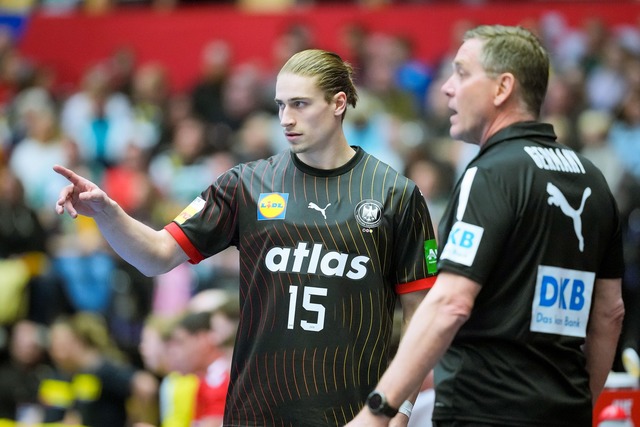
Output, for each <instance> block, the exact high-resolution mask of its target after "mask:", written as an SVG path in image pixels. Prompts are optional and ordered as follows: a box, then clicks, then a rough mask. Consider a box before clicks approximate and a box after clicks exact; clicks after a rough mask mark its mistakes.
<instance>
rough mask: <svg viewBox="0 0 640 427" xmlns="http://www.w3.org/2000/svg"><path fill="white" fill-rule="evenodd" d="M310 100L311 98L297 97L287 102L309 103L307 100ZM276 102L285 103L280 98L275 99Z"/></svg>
mask: <svg viewBox="0 0 640 427" xmlns="http://www.w3.org/2000/svg"><path fill="white" fill-rule="evenodd" d="M309 99H310V98H309V97H306V96H296V97H293V98H289V99H288V100H287V102H296V101H307V100H309ZM274 101H275V102H284V101H282V100H281V99H278V98H275V99H274Z"/></svg>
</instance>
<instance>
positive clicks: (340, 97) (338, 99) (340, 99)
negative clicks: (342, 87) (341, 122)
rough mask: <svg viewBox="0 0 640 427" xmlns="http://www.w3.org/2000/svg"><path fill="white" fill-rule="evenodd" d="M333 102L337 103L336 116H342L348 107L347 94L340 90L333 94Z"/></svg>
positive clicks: (334, 113)
mask: <svg viewBox="0 0 640 427" xmlns="http://www.w3.org/2000/svg"><path fill="white" fill-rule="evenodd" d="M333 102H334V104H335V110H334V112H333V115H334V116H342V115H343V114H344V112H345V110H346V109H347V94H346V93H344V92H338V93H336V94H335V95H333Z"/></svg>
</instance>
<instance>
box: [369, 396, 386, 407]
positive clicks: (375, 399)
mask: <svg viewBox="0 0 640 427" xmlns="http://www.w3.org/2000/svg"><path fill="white" fill-rule="evenodd" d="M382 404H383V402H382V396H381V395H380V394H379V393H371V394H370V395H369V407H370V408H371V409H373V410H380V408H382Z"/></svg>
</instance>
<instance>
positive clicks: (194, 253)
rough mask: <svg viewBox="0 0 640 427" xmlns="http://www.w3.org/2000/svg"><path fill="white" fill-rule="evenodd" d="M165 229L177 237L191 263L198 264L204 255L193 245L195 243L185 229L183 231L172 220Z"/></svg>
mask: <svg viewBox="0 0 640 427" xmlns="http://www.w3.org/2000/svg"><path fill="white" fill-rule="evenodd" d="M164 229H165V230H167V231H168V232H169V234H171V236H172V237H173V238H174V239H176V242H178V245H180V247H181V248H182V250H183V251H184V252H185V253H186V254H187V256H188V257H189V263H190V264H198V263H199V262H200V261H202V260H203V259H204V256H202V254H201V253H200V251H199V250H198V249H196V247H195V246H193V243H191V241H190V240H189V238H188V237H187V235H186V234H184V231H182V229H181V228H180V227H179V226H178V225H177V224H176V223H175V222H170V223H169V224H167V225H166V226H165V227H164Z"/></svg>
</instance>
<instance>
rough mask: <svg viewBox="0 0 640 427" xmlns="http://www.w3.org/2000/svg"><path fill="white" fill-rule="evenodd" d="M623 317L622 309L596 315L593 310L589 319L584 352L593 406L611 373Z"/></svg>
mask: <svg viewBox="0 0 640 427" xmlns="http://www.w3.org/2000/svg"><path fill="white" fill-rule="evenodd" d="M623 317H624V309H622V308H620V309H618V310H615V311H614V312H612V313H596V311H595V310H594V313H593V314H592V318H591V319H590V324H591V325H592V326H591V327H590V328H589V331H588V333H587V339H586V342H585V346H584V352H585V355H586V357H587V371H588V372H589V387H590V389H591V395H592V398H593V403H594V404H595V402H596V400H597V399H598V396H600V393H601V392H602V389H603V388H604V384H605V382H606V380H607V376H608V375H609V372H610V371H611V366H612V365H613V360H614V357H615V354H616V348H617V345H618V337H619V336H620V331H621V329H622V318H623Z"/></svg>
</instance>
